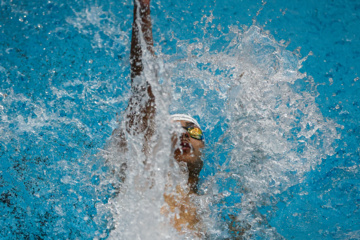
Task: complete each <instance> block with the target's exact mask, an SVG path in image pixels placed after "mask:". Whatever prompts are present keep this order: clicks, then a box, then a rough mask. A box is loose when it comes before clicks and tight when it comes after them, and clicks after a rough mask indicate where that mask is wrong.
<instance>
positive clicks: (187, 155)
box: [170, 114, 205, 164]
mask: <svg viewBox="0 0 360 240" xmlns="http://www.w3.org/2000/svg"><path fill="white" fill-rule="evenodd" d="M170 121H171V122H172V123H174V126H175V127H177V130H178V131H174V133H173V136H172V145H173V149H174V157H175V159H176V160H177V161H178V162H186V163H194V164H195V163H198V162H200V161H201V149H202V148H203V147H204V146H205V143H204V136H203V133H202V130H201V128H200V124H199V123H198V122H197V121H196V120H195V119H194V118H192V117H191V116H189V115H185V114H174V115H172V116H171V117H170ZM201 162H202V161H201Z"/></svg>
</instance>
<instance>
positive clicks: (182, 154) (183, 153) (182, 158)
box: [174, 148, 198, 163]
mask: <svg viewBox="0 0 360 240" xmlns="http://www.w3.org/2000/svg"><path fill="white" fill-rule="evenodd" d="M174 158H175V160H176V161H178V162H186V163H195V162H197V160H198V157H196V156H195V154H194V153H193V151H192V149H191V148H189V149H186V148H185V149H184V148H181V149H179V148H178V149H176V150H175V151H174Z"/></svg>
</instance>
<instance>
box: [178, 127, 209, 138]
mask: <svg viewBox="0 0 360 240" xmlns="http://www.w3.org/2000/svg"><path fill="white" fill-rule="evenodd" d="M182 128H184V129H185V130H186V131H187V132H188V133H189V135H190V137H192V138H194V139H196V140H203V139H204V134H203V132H202V131H201V129H200V128H198V127H182Z"/></svg>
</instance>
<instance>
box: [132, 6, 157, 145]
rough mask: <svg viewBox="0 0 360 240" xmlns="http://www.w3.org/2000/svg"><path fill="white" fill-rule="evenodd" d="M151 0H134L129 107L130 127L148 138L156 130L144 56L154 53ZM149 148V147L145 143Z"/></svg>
mask: <svg viewBox="0 0 360 240" xmlns="http://www.w3.org/2000/svg"><path fill="white" fill-rule="evenodd" d="M153 46H154V44H153V37H152V26H151V17H150V0H134V21H133V25H132V37H131V50H130V66H131V90H132V96H131V98H130V101H129V105H128V108H127V121H126V129H127V131H128V132H129V133H130V134H138V133H144V136H145V142H148V140H149V138H150V137H151V136H152V133H153V125H154V116H155V96H154V94H153V92H152V89H151V85H150V84H149V82H148V81H147V77H149V76H145V75H144V72H143V71H144V64H145V61H144V56H145V55H148V56H149V57H150V58H151V56H153V55H154V49H153ZM145 148H146V147H145Z"/></svg>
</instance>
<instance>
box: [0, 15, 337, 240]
mask: <svg viewBox="0 0 360 240" xmlns="http://www.w3.org/2000/svg"><path fill="white" fill-rule="evenodd" d="M74 12H75V17H69V18H67V23H68V24H70V25H72V26H73V27H75V28H76V29H78V31H79V32H80V33H81V34H84V35H87V36H91V37H92V39H93V42H92V43H93V44H92V46H93V48H94V49H97V50H99V49H105V51H106V52H108V53H109V54H110V55H113V53H114V52H116V51H119V50H123V51H127V50H128V46H129V40H128V37H127V36H128V35H127V34H126V33H127V30H123V27H122V26H117V25H116V24H115V25H116V26H114V22H115V21H114V20H113V16H112V15H111V14H110V15H109V14H107V13H106V12H103V11H102V10H101V9H98V8H89V10H86V11H81V12H76V11H75V10H74ZM212 19H213V16H212V15H210V17H206V16H205V17H204V19H203V23H200V24H199V25H198V27H199V28H203V30H204V37H203V38H200V39H197V40H196V41H195V42H194V41H191V42H190V41H189V40H183V39H177V41H176V42H177V43H176V48H177V52H176V53H175V54H173V55H166V54H164V53H162V51H161V49H160V48H159V49H158V51H157V54H158V58H157V59H156V60H151V61H150V60H149V61H148V62H147V64H146V69H145V70H146V71H145V77H146V78H147V80H148V81H149V82H150V84H151V85H152V86H153V90H154V94H155V96H156V106H157V115H156V121H155V122H156V132H155V134H154V137H153V139H152V142H151V143H152V145H151V149H152V151H151V153H150V154H149V155H145V154H144V153H143V151H142V146H143V143H142V141H141V139H143V138H142V136H132V135H129V134H127V133H126V132H124V135H122V137H123V138H124V139H125V141H126V143H127V145H126V147H127V150H126V151H123V149H122V148H120V147H119V142H118V141H117V140H116V139H114V137H112V138H111V139H110V140H109V141H108V145H107V147H106V148H105V149H102V150H100V151H99V154H98V158H99V159H103V160H104V162H103V165H104V166H107V167H108V168H107V169H106V171H100V170H96V171H94V170H93V169H87V170H86V168H85V167H84V166H86V165H87V164H90V165H91V164H93V163H90V162H91V161H90V160H88V159H87V158H86V157H84V158H85V159H84V158H82V159H83V161H81V160H79V161H78V162H76V163H73V165H71V166H69V164H66V163H65V162H61V161H60V163H61V164H60V167H61V168H64V169H63V170H64V171H63V173H64V172H65V173H67V172H70V173H71V174H73V175H74V174H75V175H77V176H79V177H78V178H77V180H76V182H77V183H78V182H81V180H79V179H80V178H81V176H84V175H86V173H87V172H88V171H93V174H94V176H93V177H94V178H92V179H87V180H89V182H91V181H93V182H94V185H95V187H96V190H97V191H98V192H101V191H104V189H109V190H108V191H109V194H110V195H111V196H110V197H109V198H108V199H107V200H104V201H98V202H97V205H96V209H97V214H96V217H95V218H94V219H95V222H96V223H97V225H98V226H103V225H104V224H105V225H106V228H107V229H106V230H104V231H102V232H101V231H100V232H98V234H97V236H98V238H105V237H106V236H107V234H108V233H109V238H110V239H186V238H188V239H193V238H197V237H199V238H202V237H204V236H200V235H199V236H194V235H192V233H183V234H179V233H178V232H177V231H176V230H175V229H174V228H173V226H172V225H171V223H170V222H171V219H172V218H173V217H176V216H174V215H176V213H174V214H173V215H171V214H170V215H166V214H163V211H162V209H163V208H164V206H166V203H165V201H164V193H172V192H174V191H176V190H175V189H176V186H182V188H183V189H184V191H186V176H185V175H184V174H183V171H182V166H179V164H178V163H176V162H175V161H174V159H172V157H171V144H170V134H169V132H170V131H171V126H170V124H169V123H168V117H169V114H170V113H189V114H190V115H193V116H194V117H195V118H197V119H198V120H199V121H200V124H201V125H202V126H203V128H204V130H205V133H206V145H207V147H206V149H205V150H204V156H203V160H204V169H203V172H202V175H201V176H202V181H201V184H200V192H201V194H200V196H196V197H194V199H192V201H193V202H194V204H195V205H196V206H197V208H198V212H199V214H200V216H201V218H202V228H203V231H204V232H206V236H207V237H209V238H210V239H226V238H228V239H234V238H239V239H241V238H244V239H257V238H262V239H281V238H282V237H281V236H280V235H279V234H278V233H277V232H276V229H275V228H273V227H271V226H270V225H269V224H268V223H267V221H268V219H269V218H271V214H272V213H274V212H275V211H276V209H275V207H276V204H277V199H278V198H277V195H278V194H280V193H281V192H283V191H284V190H286V189H287V188H289V187H291V186H293V185H295V184H297V183H299V182H301V181H302V178H303V177H304V174H305V173H306V172H308V171H310V170H311V169H313V168H314V167H316V165H317V164H319V163H320V162H321V160H322V159H324V158H325V157H326V156H328V155H331V154H333V148H332V143H333V141H334V139H336V138H338V135H337V132H336V127H337V126H336V124H335V123H333V122H332V121H329V120H327V119H324V118H323V116H322V114H321V112H320V111H319V108H318V107H317V105H316V102H315V98H316V96H317V91H316V85H315V84H314V82H313V81H312V78H311V77H310V76H307V75H306V74H304V73H301V72H300V69H301V64H302V62H303V61H304V60H306V58H301V57H299V56H298V55H297V54H296V53H293V52H290V51H288V50H287V49H286V46H285V45H284V44H283V43H281V42H277V41H276V40H274V39H273V38H272V37H271V35H270V34H269V33H266V32H264V31H263V30H262V29H261V28H259V27H257V26H256V25H254V26H251V27H250V28H248V29H246V28H245V29H238V28H237V27H236V26H230V27H229V29H230V31H229V32H228V33H222V32H221V29H222V28H221V27H219V30H218V31H219V33H218V34H217V36H218V37H214V36H212V34H213V31H216V28H215V29H214V28H213V27H212V26H211V21H212ZM200 25H201V26H200ZM94 29H95V30H94ZM61 31H62V29H57V32H61ZM219 45H221V46H222V47H219ZM123 59H124V60H123V62H121V63H120V65H121V70H123V76H126V71H127V70H126V69H128V62H127V59H128V58H126V56H125V57H124V58H123ZM0 70H1V72H4V71H3V69H0ZM93 79H94V81H86V83H85V81H84V82H82V81H81V79H78V80H77V81H71V82H69V83H68V84H67V83H63V84H62V85H61V86H56V84H52V85H51V88H50V89H51V92H52V96H53V97H54V99H53V101H54V103H57V104H58V105H61V106H62V107H59V108H57V109H56V112H52V111H50V110H47V109H48V106H47V105H42V104H43V103H44V101H38V102H35V103H34V102H32V100H31V99H27V97H25V96H23V95H21V94H12V93H11V94H9V97H7V98H4V99H5V100H4V101H3V102H2V106H0V108H6V109H10V107H11V104H13V103H16V104H18V103H22V102H23V103H24V104H30V105H32V106H29V108H31V109H34V110H33V112H34V113H35V115H36V117H35V115H34V116H33V117H28V118H27V119H24V118H22V116H23V114H22V115H19V116H18V117H14V116H12V115H11V112H10V111H9V112H7V114H3V115H2V116H1V119H2V121H3V123H4V124H3V125H2V127H1V128H0V131H1V133H4V134H2V135H3V136H6V137H3V138H2V141H3V142H4V143H5V145H6V144H8V142H10V141H12V140H11V139H12V136H13V138H15V139H18V138H17V137H16V136H17V135H18V132H22V133H24V134H28V133H29V134H33V135H36V134H38V133H39V134H41V133H42V132H44V131H45V132H46V131H47V126H50V125H51V126H52V125H54V124H55V125H56V124H58V125H59V126H69V125H70V126H73V129H74V128H76V129H82V132H85V133H86V135H87V136H86V137H84V138H83V139H85V140H87V139H93V138H96V136H97V135H96V134H95V133H92V132H91V130H90V129H89V128H88V127H87V126H92V125H91V123H90V122H87V121H88V120H78V119H77V118H76V116H77V115H76V114H77V113H76V111H69V110H68V109H69V108H76V109H77V108H78V107H79V106H80V105H81V103H82V102H85V100H87V101H88V100H89V99H91V104H88V105H87V106H88V107H90V106H93V105H94V106H97V107H98V108H99V109H100V110H104V111H105V110H109V109H112V107H111V106H112V105H113V104H114V103H119V102H125V101H126V99H127V98H128V96H129V94H124V95H122V96H120V97H119V98H114V97H109V96H108V97H106V96H103V95H102V93H103V92H104V91H105V90H102V89H103V88H102V85H104V84H105V85H109V84H110V85H111V84H112V81H110V80H107V79H105V80H104V79H101V78H100V77H98V76H97V75H96V76H95V75H94V76H93ZM123 80H128V78H126V77H124V79H123ZM112 87H113V86H112ZM86 89H88V90H89V91H87V90H86ZM126 91H127V90H124V92H126ZM107 95H111V94H110V93H109V92H107ZM87 96H92V97H91V98H87ZM2 97H3V96H2ZM70 98H71V99H73V98H75V99H77V101H78V102H74V101H68V99H70ZM37 103H39V104H37ZM109 106H110V107H109ZM89 112H91V111H89ZM66 115H67V116H66ZM59 116H60V117H59ZM10 118H11V119H10ZM114 118H115V116H114ZM9 119H10V120H9ZM86 119H91V116H90V115H89V117H87V118H86ZM121 120H122V118H121V117H120V121H119V122H120V123H119V125H120V126H116V124H115V121H111V122H110V123H109V125H110V126H112V127H114V128H115V127H117V129H121V128H122V127H123V126H122V124H123V123H121ZM59 122H60V123H59ZM11 124H13V125H14V124H15V125H16V126H18V129H17V130H16V131H13V132H10V133H9V132H5V131H6V129H7V128H11V126H10V125H11ZM56 126H57V125H56ZM40 128H41V129H40ZM39 129H40V130H43V131H39ZM66 129H68V128H66ZM75 134H76V132H74V135H75ZM55 135H56V134H55ZM55 135H54V137H53V138H52V137H51V136H50V139H51V140H54V139H55V140H56V141H61V143H62V144H63V145H65V146H67V147H68V148H67V149H74V148H76V147H77V146H76V144H75V145H74V141H69V142H68V143H67V140H66V139H70V137H71V136H68V135H67V137H66V138H64V139H65V140H62V138H61V136H62V135H60V134H58V135H56V136H55ZM40 139H42V138H40ZM42 141H43V144H44V143H45V142H46V141H47V139H42ZM70 145H71V146H70ZM73 145H74V146H73ZM81 146H83V145H81ZM84 146H85V145H84ZM84 148H85V147H84ZM54 150H58V149H54ZM14 151H15V150H14ZM58 151H59V152H60V151H62V149H60V150H58ZM50 157H51V156H50ZM100 162H101V161H100ZM144 162H145V163H146V164H144ZM98 164H99V161H96V165H98ZM55 165H57V166H58V167H57V168H60V167H59V165H58V162H54V163H53V165H51V164H50V163H49V166H50V167H49V168H51V167H52V166H55ZM78 166H82V167H81V168H80V167H78ZM125 166H126V167H125ZM71 169H72V170H73V171H72V170H71ZM84 169H85V170H84ZM97 169H100V167H97ZM74 171H75V172H76V171H77V172H76V173H74ZM84 172H85V173H84ZM65 173H64V174H63V176H59V177H58V178H59V179H61V181H62V183H63V184H65V185H68V186H69V192H71V191H72V192H74V191H75V190H73V189H75V188H74V187H72V186H71V185H72V179H73V178H72V177H67V176H66V174H65ZM71 174H69V175H71ZM96 174H99V179H100V180H99V181H98V176H97V175H96ZM73 175H72V176H73ZM53 179H55V177H54V178H53ZM51 190H52V189H50V190H49V191H51ZM75 193H76V196H81V193H82V192H81V190H78V191H77V192H76V191H75ZM93 194H94V195H96V194H95V193H93ZM45 195H46V193H43V196H44V198H45ZM77 200H78V199H77ZM57 202H59V206H58V207H57V208H56V209H55V211H56V212H58V213H59V215H61V214H62V212H63V208H62V205H61V203H60V202H61V198H59V199H58V201H57ZM52 206H53V205H51V206H50V205H49V209H50V208H52ZM79 208H80V207H79ZM88 218H89V217H88V216H84V219H85V221H87V220H88ZM104 219H105V220H104ZM54 221H55V220H54ZM57 224H58V226H59V229H61V228H64V226H65V225H66V223H64V220H63V218H60V219H59V221H58V222H57ZM64 234H65V233H64ZM64 236H65V235H64Z"/></svg>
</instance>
